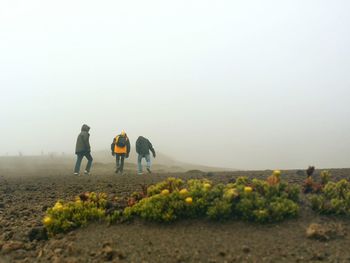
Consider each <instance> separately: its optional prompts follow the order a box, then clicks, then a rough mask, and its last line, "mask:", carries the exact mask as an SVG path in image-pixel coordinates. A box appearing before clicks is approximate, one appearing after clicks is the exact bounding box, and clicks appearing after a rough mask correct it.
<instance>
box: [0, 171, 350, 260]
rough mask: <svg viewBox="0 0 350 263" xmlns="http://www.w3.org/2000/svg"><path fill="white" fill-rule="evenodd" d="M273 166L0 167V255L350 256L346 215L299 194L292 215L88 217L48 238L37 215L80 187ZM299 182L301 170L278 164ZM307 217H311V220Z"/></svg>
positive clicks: (134, 185)
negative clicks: (251, 219)
mask: <svg viewBox="0 0 350 263" xmlns="http://www.w3.org/2000/svg"><path fill="white" fill-rule="evenodd" d="M331 171H332V175H333V179H340V178H350V169H349V170H348V169H341V170H331ZM270 173H271V171H247V172H229V173H202V172H200V171H192V172H188V173H183V174H166V173H163V174H152V175H143V176H138V175H136V173H134V172H129V173H128V174H127V175H123V176H121V175H115V174H114V173H113V171H110V170H106V169H103V168H102V167H100V168H98V167H97V168H96V170H94V173H93V174H92V175H90V176H81V177H74V176H73V175H72V174H71V173H70V171H69V170H64V169H62V170H57V169H55V170H54V171H50V170H38V171H36V172H31V173H28V174H27V173H13V172H11V171H3V170H0V263H2V262H103V261H112V262H318V261H324V262H350V249H349V247H350V237H349V231H350V219H349V218H339V217H326V216H319V215H317V214H316V213H314V212H313V211H311V209H310V207H309V204H308V201H307V199H306V198H304V197H303V200H302V204H301V214H300V216H299V217H298V218H297V219H292V220H288V221H284V222H281V223H278V224H267V225H259V224H253V223H247V222H240V221H234V220H232V221H225V222H211V221H207V220H185V221H178V222H175V223H173V224H155V223H147V222H142V221H134V222H132V223H124V224H119V225H112V226H107V225H106V224H104V223H102V224H92V225H89V226H87V227H85V228H82V229H78V230H75V231H73V232H70V233H68V234H66V235H58V236H56V237H54V238H50V239H48V240H46V239H45V237H46V236H45V232H44V231H43V230H42V224H41V220H42V218H43V215H44V213H45V210H46V209H47V208H48V207H49V206H52V205H53V204H54V203H55V202H56V201H57V200H58V199H63V200H71V199H73V198H74V197H75V196H76V195H78V194H79V193H81V192H85V191H95V192H100V191H103V192H106V193H108V194H118V195H120V196H125V195H129V194H131V193H132V192H133V191H135V190H138V189H139V187H140V184H144V183H146V184H151V183H154V182H158V181H161V180H163V179H165V178H167V177H169V176H178V177H181V178H186V179H188V178H202V177H207V178H209V179H211V180H213V181H214V182H228V181H229V180H231V179H232V178H235V177H237V176H242V175H245V176H251V177H258V178H265V177H266V176H268V175H269V174H270ZM283 174H284V175H283V176H284V178H285V179H286V180H288V181H289V182H292V183H297V184H301V183H302V181H303V180H304V179H305V175H304V174H303V173H302V172H300V171H284V172H283ZM310 224H314V225H311V226H310Z"/></svg>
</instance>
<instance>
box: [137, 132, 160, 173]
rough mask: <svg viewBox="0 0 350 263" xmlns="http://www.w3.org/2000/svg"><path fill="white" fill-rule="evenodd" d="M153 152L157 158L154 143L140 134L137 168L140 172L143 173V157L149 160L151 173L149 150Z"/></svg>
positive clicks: (148, 165)
mask: <svg viewBox="0 0 350 263" xmlns="http://www.w3.org/2000/svg"><path fill="white" fill-rule="evenodd" d="M150 151H151V152H152V154H153V158H156V152H155V150H154V148H153V146H152V143H151V142H150V141H149V140H148V139H147V138H145V137H143V136H139V137H138V138H137V141H136V152H137V154H138V158H137V170H138V174H142V159H143V158H145V159H146V162H147V171H148V172H149V173H151V156H150V153H149V152H150Z"/></svg>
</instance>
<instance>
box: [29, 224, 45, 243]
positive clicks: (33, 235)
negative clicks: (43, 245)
mask: <svg viewBox="0 0 350 263" xmlns="http://www.w3.org/2000/svg"><path fill="white" fill-rule="evenodd" d="M28 239H29V241H33V240H47V239H48V236H47V231H46V229H45V228H44V227H33V228H32V229H30V230H29V232H28Z"/></svg>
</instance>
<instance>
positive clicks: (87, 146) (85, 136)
mask: <svg viewBox="0 0 350 263" xmlns="http://www.w3.org/2000/svg"><path fill="white" fill-rule="evenodd" d="M83 142H84V146H85V147H84V148H85V150H86V151H88V152H89V151H90V150H91V147H90V134H88V133H85V134H83Z"/></svg>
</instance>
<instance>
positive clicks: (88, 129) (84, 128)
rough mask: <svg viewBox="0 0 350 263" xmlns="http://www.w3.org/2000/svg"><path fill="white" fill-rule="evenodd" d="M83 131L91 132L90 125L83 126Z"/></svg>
mask: <svg viewBox="0 0 350 263" xmlns="http://www.w3.org/2000/svg"><path fill="white" fill-rule="evenodd" d="M81 131H86V132H89V131H90V127H89V126H88V125H86V124H84V125H83V126H82V127H81Z"/></svg>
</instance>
